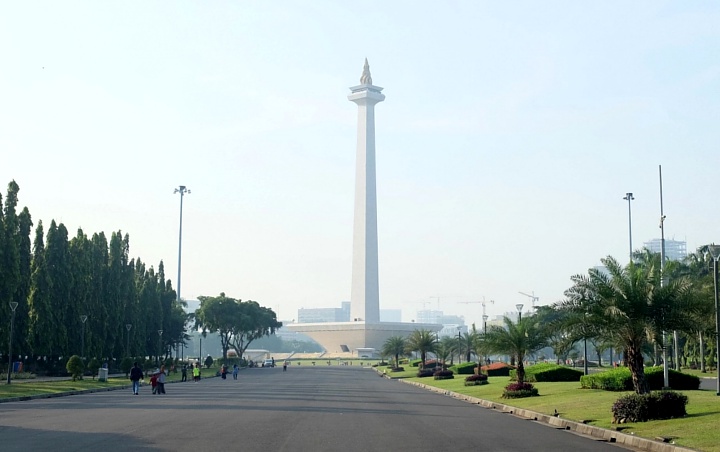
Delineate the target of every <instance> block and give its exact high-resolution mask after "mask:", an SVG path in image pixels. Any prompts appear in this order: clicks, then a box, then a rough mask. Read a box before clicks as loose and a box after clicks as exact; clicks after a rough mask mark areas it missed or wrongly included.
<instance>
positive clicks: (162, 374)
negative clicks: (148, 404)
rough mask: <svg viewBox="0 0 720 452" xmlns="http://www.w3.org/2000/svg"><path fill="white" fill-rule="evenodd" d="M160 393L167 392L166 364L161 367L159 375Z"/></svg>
mask: <svg viewBox="0 0 720 452" xmlns="http://www.w3.org/2000/svg"><path fill="white" fill-rule="evenodd" d="M157 384H158V394H165V366H161V367H160V374H159V375H158V377H157Z"/></svg>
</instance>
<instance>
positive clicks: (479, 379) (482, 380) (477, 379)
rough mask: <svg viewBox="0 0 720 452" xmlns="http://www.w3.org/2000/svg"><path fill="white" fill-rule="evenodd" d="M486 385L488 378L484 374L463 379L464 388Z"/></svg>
mask: <svg viewBox="0 0 720 452" xmlns="http://www.w3.org/2000/svg"><path fill="white" fill-rule="evenodd" d="M486 384H488V376H487V375H485V374H480V375H478V374H473V375H468V376H467V377H465V386H475V385H486Z"/></svg>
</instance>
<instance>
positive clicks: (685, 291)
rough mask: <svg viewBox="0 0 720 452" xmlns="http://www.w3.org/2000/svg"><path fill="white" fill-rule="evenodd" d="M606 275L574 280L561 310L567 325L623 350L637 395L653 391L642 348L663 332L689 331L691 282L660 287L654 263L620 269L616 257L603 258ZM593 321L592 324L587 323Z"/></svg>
mask: <svg viewBox="0 0 720 452" xmlns="http://www.w3.org/2000/svg"><path fill="white" fill-rule="evenodd" d="M602 263H603V265H604V266H605V267H606V269H607V272H608V273H607V274H606V273H604V272H602V271H600V270H598V269H594V268H593V269H590V270H589V271H588V275H575V276H573V277H572V281H573V283H574V285H573V286H572V287H571V288H570V289H568V290H567V291H566V292H565V296H566V299H565V300H564V301H561V302H559V303H557V304H556V307H557V308H558V309H560V310H561V311H563V312H565V313H567V314H568V315H567V316H566V317H565V318H564V320H563V326H564V327H566V328H568V329H569V330H570V331H577V330H578V329H579V328H582V330H583V331H584V332H585V334H587V335H588V337H599V338H603V339H606V340H610V341H613V342H615V343H618V344H620V345H621V346H622V348H623V349H624V350H625V353H626V355H627V363H628V367H629V368H630V372H631V374H632V380H633V387H634V389H635V392H637V393H638V394H644V393H647V392H648V386H647V381H646V380H645V371H644V367H643V366H644V362H643V361H644V360H643V353H642V350H643V346H644V345H646V344H648V343H650V342H651V341H652V340H654V339H655V338H657V337H658V336H659V335H660V332H662V331H671V330H675V329H677V330H681V331H682V330H687V329H688V328H690V326H691V322H692V318H693V313H695V312H697V306H696V304H697V303H696V299H695V298H694V297H692V296H690V295H691V294H692V291H691V289H692V286H691V284H690V283H689V281H688V279H687V278H684V277H680V278H676V279H674V280H672V281H670V282H668V283H667V284H661V279H662V277H663V275H661V273H660V269H659V268H658V266H657V265H656V264H655V263H654V262H649V263H647V264H640V265H638V264H635V263H633V262H631V263H630V264H628V265H627V266H626V267H623V266H621V265H620V264H619V263H618V262H617V261H616V260H615V259H614V258H612V257H610V256H608V257H607V258H605V259H602ZM588 319H590V321H588Z"/></svg>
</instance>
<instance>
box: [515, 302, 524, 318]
mask: <svg viewBox="0 0 720 452" xmlns="http://www.w3.org/2000/svg"><path fill="white" fill-rule="evenodd" d="M523 306H525V305H524V304H522V303H518V304H516V305H515V308H517V311H518V322H519V321H521V320H522V308H523Z"/></svg>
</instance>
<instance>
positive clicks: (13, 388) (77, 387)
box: [0, 378, 130, 399]
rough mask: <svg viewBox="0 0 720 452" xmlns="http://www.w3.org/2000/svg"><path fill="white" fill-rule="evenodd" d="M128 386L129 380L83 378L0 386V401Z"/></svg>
mask: <svg viewBox="0 0 720 452" xmlns="http://www.w3.org/2000/svg"><path fill="white" fill-rule="evenodd" d="M129 384H130V380H127V379H123V378H110V379H109V380H108V381H107V382H100V381H97V380H93V379H91V378H85V379H83V380H77V381H71V380H65V381H28V382H23V383H12V384H9V385H8V384H0V399H7V398H11V397H26V396H34V395H46V394H58V393H61V392H71V391H82V390H85V389H98V388H112V387H120V386H126V385H129Z"/></svg>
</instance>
